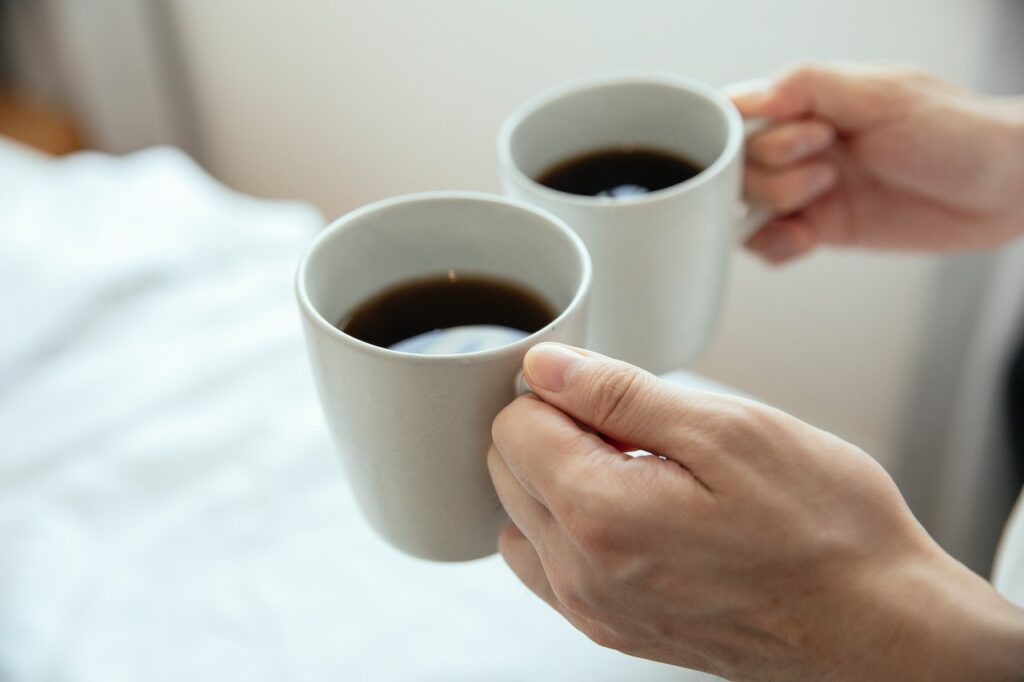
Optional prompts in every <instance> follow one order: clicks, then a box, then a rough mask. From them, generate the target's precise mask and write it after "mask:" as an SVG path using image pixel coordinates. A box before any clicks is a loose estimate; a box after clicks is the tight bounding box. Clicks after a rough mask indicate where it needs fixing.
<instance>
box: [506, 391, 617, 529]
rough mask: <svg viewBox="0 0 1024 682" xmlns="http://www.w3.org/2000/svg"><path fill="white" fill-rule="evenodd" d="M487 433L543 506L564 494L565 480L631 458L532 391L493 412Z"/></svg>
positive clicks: (548, 504) (587, 475)
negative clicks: (500, 409) (492, 418)
mask: <svg viewBox="0 0 1024 682" xmlns="http://www.w3.org/2000/svg"><path fill="white" fill-rule="evenodd" d="M491 437H492V439H493V440H494V445H495V446H496V447H497V450H498V454H499V455H501V458H502V459H503V460H504V461H505V463H506V464H507V465H508V468H509V469H510V470H511V471H512V474H513V475H514V476H515V477H516V479H517V480H519V482H520V484H521V485H522V486H523V488H525V489H526V490H527V492H529V493H530V495H532V496H533V497H534V498H536V499H537V500H539V501H540V502H541V504H543V505H544V506H545V507H547V508H548V509H551V501H552V500H558V499H561V498H562V497H563V495H562V494H560V493H564V490H565V488H566V483H567V482H570V481H576V480H580V478H581V477H582V478H585V479H589V478H593V476H594V472H595V470H599V469H600V468H601V465H606V464H609V463H613V462H621V461H624V460H626V461H628V460H629V459H631V458H630V456H629V455H626V454H624V453H622V452H621V451H620V450H618V449H617V448H616V447H615V446H613V445H611V444H609V443H607V442H606V441H604V440H602V439H601V438H600V437H599V436H597V435H596V434H594V433H593V432H591V431H587V430H584V429H583V428H582V427H580V425H579V424H577V423H576V421H575V420H573V419H572V417H570V416H569V415H567V414H565V413H564V412H562V411H561V410H559V409H558V408H557V407H554V406H552V405H549V404H547V403H545V402H544V401H543V400H541V399H540V398H538V397H537V396H536V395H533V394H530V395H525V396H522V397H520V398H516V399H515V400H514V401H512V403H511V404H509V405H508V406H507V407H506V408H505V409H503V410H502V411H501V412H499V413H498V416H497V417H495V419H494V424H493V425H492V427H491Z"/></svg>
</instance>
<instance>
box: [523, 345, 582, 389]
mask: <svg viewBox="0 0 1024 682" xmlns="http://www.w3.org/2000/svg"><path fill="white" fill-rule="evenodd" d="M583 359H584V358H583V356H582V355H580V354H579V353H576V352H575V351H573V350H570V349H569V348H567V347H565V346H562V345H559V344H557V343H540V344H537V345H536V346H534V347H533V348H531V349H530V350H529V351H528V352H527V353H526V358H525V359H524V360H523V370H524V371H525V372H526V379H527V381H529V382H530V385H531V386H532V387H534V388H541V389H544V390H545V391H550V392H551V393H561V392H562V391H563V390H564V389H565V387H566V386H568V385H569V380H570V379H572V374H573V372H575V371H576V367H577V366H578V365H579V364H580V362H581V361H582V360H583Z"/></svg>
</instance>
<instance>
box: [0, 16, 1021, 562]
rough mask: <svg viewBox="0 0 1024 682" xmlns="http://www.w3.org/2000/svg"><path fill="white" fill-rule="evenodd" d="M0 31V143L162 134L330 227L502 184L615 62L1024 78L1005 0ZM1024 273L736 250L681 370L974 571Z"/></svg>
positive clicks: (986, 81)
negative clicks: (813, 430) (775, 418)
mask: <svg viewBox="0 0 1024 682" xmlns="http://www.w3.org/2000/svg"><path fill="white" fill-rule="evenodd" d="M0 27H2V30H0V49H2V52H0V78H2V88H0V93H2V94H0V135H3V136H6V137H8V138H12V139H17V140H21V141H22V142H23V143H25V144H27V145H31V146H33V147H35V148H37V149H39V150H42V151H43V152H45V153H48V154H57V155H60V154H67V153H71V152H74V151H76V150H79V149H83V148H91V149H98V150H103V151H107V152H111V153H115V154H122V153H127V152H132V151H134V150H138V149H142V148H146V147H149V146H152V145H174V146H177V147H180V148H181V149H183V150H185V151H186V152H187V153H188V154H189V155H191V156H192V157H193V158H194V159H196V160H197V161H198V162H199V163H200V164H201V165H202V166H203V167H204V168H205V169H206V170H207V171H208V172H209V173H210V174H212V175H213V176H214V177H215V178H217V179H219V180H220V181H222V182H224V183H225V184H227V185H228V186H230V187H231V188H234V189H236V190H239V191H241V192H244V193H247V194H252V195H256V196H260V197H270V198H288V199H298V200H302V201H305V202H310V203H312V204H313V205H315V206H316V207H318V208H319V209H320V210H321V211H322V212H323V214H324V215H325V216H327V217H328V218H333V217H335V216H337V215H339V214H341V213H343V212H345V211H348V210H349V209H352V208H354V207H356V206H359V205H361V204H364V203H366V202H368V201H372V200H375V199H378V198H381V197H385V196H389V195H394V194H400V193H405V192H413V191H420V190H430V189H451V188H465V189H475V190H483V191H491V192H496V191H498V182H497V173H496V158H495V135H496V132H497V129H498V126H499V124H500V122H501V120H502V118H503V117H504V116H505V115H506V114H507V113H508V112H509V111H510V110H511V109H512V108H513V107H514V106H515V105H516V104H517V103H519V102H520V101H521V100H523V99H524V98H526V97H528V96H529V95H531V94H533V93H535V92H537V91H538V90H541V89H543V88H547V87H549V86H551V85H554V84H556V83H559V82H562V81H565V80H567V79H572V78H575V77H578V76H583V75H586V74H591V73H595V72H600V71H605V70H614V69H656V70H666V71H673V72H678V73H683V74H688V75H690V76H694V77H697V78H700V79H703V80H706V81H708V82H710V83H713V84H718V85H725V84H728V83H731V82H733V81H738V80H744V79H748V78H752V77H757V76H761V75H765V74H770V73H771V72H773V71H776V70H777V69H779V68H781V67H783V66H784V65H786V64H788V63H791V62H793V61H795V60H804V59H824V58H842V59H851V60H880V59H881V60H900V61H906V62H912V63H914V64H917V65H919V66H921V67H923V68H925V69H927V70H930V71H932V72H935V73H936V74H938V75H940V76H943V77H946V78H949V79H952V80H955V81H957V82H960V83H963V84H965V85H968V86H970V87H973V88H977V89H980V90H982V91H985V92H990V93H994V94H998V93H1021V92H1024V41H1022V40H1021V39H1020V36H1021V35H1022V34H1024V33H1022V32H1024V3H1021V2H1018V1H1016V0H1002V1H1000V0H992V1H991V2H976V1H975V0H904V1H903V2H898V3H894V2H889V1H887V0H844V1H837V2H828V3H825V2H810V1H807V0H776V1H775V2H771V3H765V2H758V1H757V0H723V1H720V2H714V3H711V2H691V1H683V0H671V1H670V0H633V1H632V2H628V3H619V2H614V3H613V2H601V1H595V0H560V1H558V2H550V1H541V0H517V2H505V3H497V2H495V3H481V2H471V1H470V0H434V1H433V2H412V1H408V2H398V1H396V0H342V1H338V0H306V1H304V2H301V3H299V2H289V1H286V0H244V1H243V0H218V1H217V2H207V1H206V0H86V1H80V0H0ZM4 228H5V229H6V226H4ZM1022 273H1024V252H1022V250H1021V248H1020V245H1017V247H1014V248H1012V249H1008V250H1006V251H1004V252H1002V253H1000V254H993V253H980V254H968V255H965V256H958V257H953V258H935V257H919V256H910V255H887V256H882V255H875V254H864V253H834V252H825V253H818V254H815V255H813V256H812V257H810V258H808V259H806V260H804V261H802V262H800V263H798V264H796V265H793V266H790V267H786V268H782V269H773V268H770V267H767V266H765V265H763V264H761V263H759V262H757V261H755V260H754V259H752V258H751V257H749V256H747V255H745V254H742V253H738V254H737V255H736V257H735V259H734V271H733V277H732V281H731V284H730V287H729V295H728V299H727V303H726V307H725V311H724V318H723V323H722V326H721V330H720V332H719V334H718V336H717V339H716V341H715V342H714V344H713V346H712V348H711V350H710V352H708V353H707V354H706V356H705V357H704V358H702V359H701V360H700V361H699V362H698V363H697V364H696V366H695V367H694V368H693V369H694V370H696V371H698V372H700V373H702V374H704V375H706V376H708V377H711V378H713V379H716V380H719V381H721V382H724V383H726V384H730V385H733V386H735V387H737V388H739V389H741V390H743V391H746V392H749V393H750V394H753V395H755V396H757V397H759V398H761V399H763V400H765V401H767V402H770V403H772V404H774V405H777V406H778V407H781V408H783V409H785V410H787V411H789V412H791V413H793V414H795V415H797V416H798V417H800V418H802V419H804V420H806V421H808V422H810V423H812V424H815V425H817V426H820V427H822V428H825V429H828V430H830V431H833V432H835V433H836V434H838V435H839V436H841V437H843V438H845V439H847V440H850V441H852V442H854V443H856V444H858V445H859V446H861V447H862V448H863V449H864V450H866V451H867V452H869V453H871V454H872V455H873V456H875V457H876V458H877V459H878V460H880V461H881V462H882V463H883V464H884V465H885V466H886V467H887V468H888V469H889V470H890V471H891V472H892V473H893V474H894V476H895V477H896V478H897V480H898V482H899V483H900V485H901V487H902V489H903V490H904V492H905V494H906V495H907V497H908V499H909V501H910V502H911V504H912V506H913V507H914V509H915V512H916V513H917V514H918V516H919V517H920V518H921V520H922V522H923V523H924V524H925V525H926V526H927V527H928V528H929V530H930V531H931V532H932V533H933V534H934V535H935V536H936V537H937V539H938V540H939V541H940V542H941V543H942V544H943V545H944V546H945V547H946V548H947V549H948V550H949V551H951V552H952V553H953V554H954V555H956V556H958V557H959V558H961V559H962V560H964V561H966V562H967V563H968V564H969V565H971V566H972V567H973V568H975V569H976V570H979V571H982V572H984V571H986V570H987V569H988V566H989V562H990V561H991V557H992V552H993V549H994V547H995V542H996V539H997V537H998V533H999V530H1000V528H1001V526H1002V521H1003V519H1005V516H1006V514H1007V512H1008V510H1009V508H1010V504H1011V501H1012V499H1013V498H1014V496H1015V494H1016V492H1017V491H1019V489H1020V485H1021V473H1020V472H1021V468H1020V466H1019V463H1017V462H1016V460H1015V459H1014V455H1013V453H1012V451H1011V448H1010V445H1009V443H1010V441H1009V436H1008V433H1009V429H1010V426H1011V420H1010V419H1009V415H1010V413H1009V411H1008V408H1007V407H1006V402H1005V385H1006V383H1005V377H1006V375H1007V372H1008V371H1009V364H1010V361H1011V357H1012V354H1013V352H1014V351H1015V349H1016V347H1017V343H1018V341H1019V338H1020V329H1021V311H1022V310H1024V303H1022V292H1024V274H1022Z"/></svg>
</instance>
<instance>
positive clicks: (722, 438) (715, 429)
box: [709, 400, 777, 450]
mask: <svg viewBox="0 0 1024 682" xmlns="http://www.w3.org/2000/svg"><path fill="white" fill-rule="evenodd" d="M776 422H777V417H776V415H775V414H774V412H773V411H772V410H770V409H769V408H767V407H765V406H764V405H762V404H760V403H758V402H755V401H753V400H729V401H727V402H725V403H724V404H723V405H721V406H720V407H719V408H718V409H716V410H715V415H714V418H713V419H712V420H710V424H709V427H710V438H711V440H712V441H713V442H714V443H715V444H716V445H717V446H718V448H720V449H723V450H735V449H736V445H737V444H740V443H749V442H752V441H757V440H759V439H762V438H765V437H770V436H771V433H772V432H773V431H774V429H775V427H776Z"/></svg>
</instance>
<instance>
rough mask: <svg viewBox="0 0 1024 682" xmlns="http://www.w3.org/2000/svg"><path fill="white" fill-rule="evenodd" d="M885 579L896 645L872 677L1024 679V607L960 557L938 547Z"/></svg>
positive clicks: (884, 621)
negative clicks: (1019, 605) (1002, 594)
mask: <svg viewBox="0 0 1024 682" xmlns="http://www.w3.org/2000/svg"><path fill="white" fill-rule="evenodd" d="M879 582H880V584H879V586H878V587H877V588H876V589H875V590H874V592H875V595H876V596H877V597H879V599H880V600H879V601H878V602H877V604H878V608H879V615H880V616H881V620H880V622H879V628H880V634H883V635H884V634H887V635H888V641H887V642H885V643H881V642H880V646H881V647H882V648H883V651H881V652H880V653H881V654H882V655H881V656H880V658H879V659H878V663H879V667H878V668H877V669H876V670H875V671H874V674H875V676H874V677H870V679H875V680H890V679H891V680H904V679H927V680H934V681H935V682H940V681H943V680H951V681H952V680H972V681H975V682H988V681H992V682H1011V681H1018V680H1024V610H1021V609H1019V608H1017V607H1016V606H1014V605H1013V604H1011V603H1010V602H1008V601H1007V600H1006V599H1004V598H1003V597H1002V596H1001V595H1000V594H999V593H998V592H996V590H995V589H994V588H993V587H992V586H991V585H990V584H989V583H988V582H987V581H985V580H984V579H982V578H981V577H979V576H978V575H976V574H974V573H973V572H971V571H970V570H969V569H967V568H966V567H965V566H963V565H962V564H960V563H959V562H957V561H956V560H955V559H953V558H952V557H950V556H948V555H946V554H945V553H943V552H942V551H941V550H939V549H938V548H937V547H935V548H934V551H931V552H927V553H925V554H923V555H920V556H917V557H913V558H910V559H907V560H905V561H903V562H901V564H900V565H898V566H895V567H889V569H888V570H887V571H886V572H885V574H883V575H882V576H879ZM865 679H867V678H865Z"/></svg>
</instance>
